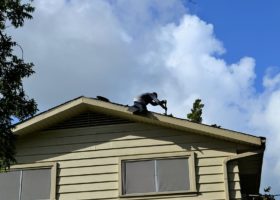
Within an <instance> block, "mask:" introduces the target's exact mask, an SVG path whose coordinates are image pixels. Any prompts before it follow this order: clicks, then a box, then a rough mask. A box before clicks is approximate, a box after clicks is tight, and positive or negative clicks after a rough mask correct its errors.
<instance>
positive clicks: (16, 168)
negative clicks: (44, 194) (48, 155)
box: [8, 162, 57, 200]
mask: <svg viewBox="0 0 280 200" xmlns="http://www.w3.org/2000/svg"><path fill="white" fill-rule="evenodd" d="M32 169H51V186H50V188H51V191H50V200H56V177H57V163H56V162H46V163H31V164H17V165H13V166H11V168H10V171H19V170H32ZM8 172H9V171H8Z"/></svg>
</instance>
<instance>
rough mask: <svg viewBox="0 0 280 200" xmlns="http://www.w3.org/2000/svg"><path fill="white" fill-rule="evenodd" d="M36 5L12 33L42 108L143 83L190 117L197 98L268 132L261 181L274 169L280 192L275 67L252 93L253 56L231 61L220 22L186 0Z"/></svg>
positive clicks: (129, 94) (240, 123)
mask: <svg viewBox="0 0 280 200" xmlns="http://www.w3.org/2000/svg"><path fill="white" fill-rule="evenodd" d="M35 6H36V12H35V14H34V19H33V20H31V21H30V22H27V23H26V25H25V26H24V28H22V29H19V30H17V31H16V32H14V36H15V37H16V38H17V40H18V41H19V42H20V44H21V45H22V46H23V48H24V55H25V58H26V59H27V60H31V61H33V62H34V63H35V65H36V68H35V71H36V74H35V75H33V76H32V77H31V78H29V79H28V80H26V81H25V85H26V88H27V90H28V93H29V95H30V96H31V97H35V99H36V100H37V102H38V103H39V106H40V108H41V109H43V110H44V109H46V108H49V107H51V106H55V105H57V104H59V103H62V102H64V101H66V100H69V99H71V98H74V97H77V96H80V95H86V96H92V97H95V96H96V95H104V96H106V97H109V98H110V99H111V100H113V101H116V102H119V103H123V104H129V103H132V99H133V96H134V95H137V94H139V93H140V92H146V91H157V92H158V93H159V95H160V97H162V98H166V99H167V100H168V107H169V112H171V113H173V115H175V116H180V117H185V116H186V114H187V112H188V111H189V110H190V108H191V106H192V102H193V101H194V100H195V99H196V98H201V99H202V100H203V103H205V109H204V113H203V118H204V122H205V123H209V124H212V123H216V124H218V125H222V126H223V127H225V128H231V129H234V130H240V131H245V132H250V131H253V133H257V134H261V135H263V136H267V137H268V149H267V152H266V159H267V160H266V161H267V163H269V165H268V164H267V163H266V164H265V170H266V171H265V174H266V176H265V178H264V183H265V184H268V183H269V182H272V181H271V180H270V178H271V177H273V178H272V179H273V180H274V185H272V187H273V189H275V190H273V191H275V192H277V191H276V189H277V188H280V185H279V183H278V182H277V180H278V179H279V178H280V173H279V171H280V159H279V158H278V154H277V152H279V150H280V149H279V147H278V146H279V145H278V143H279V142H280V139H279V136H278V130H280V126H279V124H280V122H279V119H280V118H279V117H277V116H279V115H280V113H279V109H278V108H279V106H280V100H279V99H280V90H279V82H280V75H279V74H276V75H274V76H271V75H269V73H268V74H267V75H266V76H265V77H264V86H265V91H264V92H263V93H261V94H259V93H256V91H255V87H254V80H255V76H256V75H255V60H254V58H250V57H246V56H245V57H243V58H241V59H240V61H239V62H237V63H227V61H226V60H224V59H222V57H221V55H222V54H224V53H225V52H226V51H225V48H224V47H223V44H222V42H221V41H219V40H218V39H217V38H216V37H215V34H214V25H212V24H210V23H207V22H205V21H203V20H201V19H200V18H199V17H197V16H194V15H190V14H188V13H187V9H185V7H184V5H182V4H181V1H176V0H165V1H164V3H163V1H160V0H154V1H150V0H143V1H142V0H141V1H126V0H118V1H99V0H96V1H90V0H83V1H78V0H72V1H64V0H48V1H44V0H38V1H35ZM174 11H176V12H174ZM229 51H230V50H229ZM156 110H157V111H159V112H163V111H162V110H160V109H156ZM267 166H270V167H271V166H273V167H272V168H273V170H272V171H273V176H271V174H269V173H268V170H269V169H268V168H266V167H267ZM278 192H280V191H278Z"/></svg>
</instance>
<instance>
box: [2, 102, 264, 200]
mask: <svg viewBox="0 0 280 200" xmlns="http://www.w3.org/2000/svg"><path fill="white" fill-rule="evenodd" d="M14 133H15V134H16V135H17V136H18V140H17V155H16V159H17V161H18V164H17V165H14V166H12V168H11V171H10V172H8V173H2V174H0V186H1V187H0V194H1V195H0V199H1V200H2V199H3V200H14V199H15V200H17V199H21V200H31V199H32V200H33V199H57V200H73V199H75V200H76V199H101V200H102V199H104V200H105V199H106V200H113V199H114V200H115V199H120V200H132V199H133V200H135V199H138V200H140V199H145V200H147V199H157V200H159V199H164V200H189V199H193V200H202V199H205V200H211V199H216V200H218V199H227V200H228V199H241V197H242V196H244V197H245V196H246V195H247V194H255V193H258V191H259V187H260V180H261V169H262V160H263V153H264V149H265V138H263V137H256V136H253V135H248V134H244V133H239V132H235V131H230V130H226V129H222V128H215V127H211V126H207V125H204V124H197V123H193V122H190V121H187V120H182V119H178V118H174V117H169V116H165V115H161V114H157V113H149V114H148V115H146V116H140V115H132V114H131V113H129V112H128V111H127V106H123V105H119V104H115V103H111V102H104V101H101V100H97V99H93V98H86V97H79V98H76V99H74V100H71V101H69V102H66V103H64V104H62V105H59V106H57V107H54V108H52V109H50V110H48V111H46V112H43V113H41V114H39V115H37V116H34V117H33V118H31V119H28V120H26V121H24V122H22V123H20V124H18V125H17V127H16V128H15V130H14Z"/></svg>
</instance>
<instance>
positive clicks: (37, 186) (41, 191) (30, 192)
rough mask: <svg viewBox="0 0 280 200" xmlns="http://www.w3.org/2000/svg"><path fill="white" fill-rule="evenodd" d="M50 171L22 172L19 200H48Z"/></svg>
mask: <svg viewBox="0 0 280 200" xmlns="http://www.w3.org/2000/svg"><path fill="white" fill-rule="evenodd" d="M50 190H51V169H36V170H35V169H34V170H26V171H23V174H22V193H21V200H37V199H50Z"/></svg>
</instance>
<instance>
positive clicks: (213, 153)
mask: <svg viewBox="0 0 280 200" xmlns="http://www.w3.org/2000/svg"><path fill="white" fill-rule="evenodd" d="M17 151H18V154H17V160H18V162H19V163H34V162H57V163H58V169H57V182H56V183H57V199H59V200H66V199H67V200H71V199H107V200H109V199H169V200H179V199H180V200H184V199H194V200H200V199H205V200H211V199H213V200H214V199H216V200H218V199H225V185H224V172H223V161H224V159H225V158H226V157H227V156H230V155H236V144H234V143H230V142H225V141H221V140H217V139H212V138H209V137H204V136H200V135H197V134H191V133H189V134H188V133H182V132H180V131H175V130H171V129H167V128H162V127H158V126H151V125H144V124H140V123H130V124H119V125H108V126H96V127H87V128H75V129H63V130H49V131H43V132H39V133H34V134H29V135H27V136H24V137H21V138H19V140H18V143H17ZM190 151H192V152H195V155H196V158H195V171H196V183H197V190H198V193H197V194H195V195H194V194H192V195H190V194H180V195H166V196H151V197H138V198H123V197H122V198H120V197H119V191H118V190H119V182H118V179H119V176H118V162H119V157H122V156H133V155H150V154H155V153H174V152H190ZM228 171H229V179H230V184H229V186H230V193H231V198H232V199H241V194H240V184H239V175H238V167H237V164H236V163H232V164H231V165H230V166H229V169H228Z"/></svg>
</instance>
